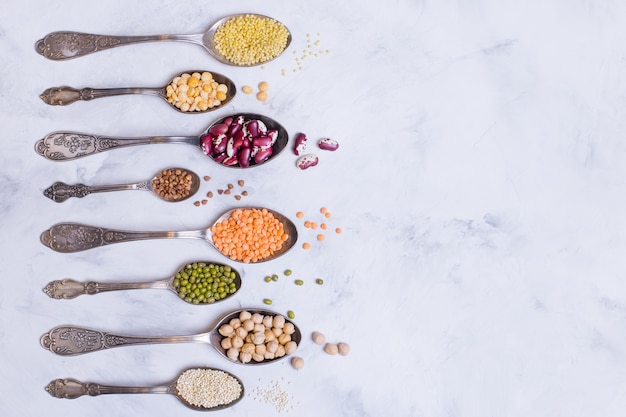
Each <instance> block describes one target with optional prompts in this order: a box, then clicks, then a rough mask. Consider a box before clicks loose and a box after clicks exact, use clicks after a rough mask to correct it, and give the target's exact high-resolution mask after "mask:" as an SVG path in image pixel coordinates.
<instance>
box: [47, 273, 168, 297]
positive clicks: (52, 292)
mask: <svg viewBox="0 0 626 417" xmlns="http://www.w3.org/2000/svg"><path fill="white" fill-rule="evenodd" d="M170 285H171V284H170V279H165V280H160V281H150V282H117V283H105V282H95V281H89V282H78V281H75V280H73V279H69V278H66V279H62V280H56V281H51V282H49V283H48V285H46V286H45V287H44V289H43V292H45V293H46V294H47V295H48V297H50V298H56V299H57V300H60V299H65V300H69V299H71V298H76V297H78V296H79V295H83V294H89V295H95V294H99V293H101V292H107V291H119V290H135V289H144V288H157V289H169V288H170Z"/></svg>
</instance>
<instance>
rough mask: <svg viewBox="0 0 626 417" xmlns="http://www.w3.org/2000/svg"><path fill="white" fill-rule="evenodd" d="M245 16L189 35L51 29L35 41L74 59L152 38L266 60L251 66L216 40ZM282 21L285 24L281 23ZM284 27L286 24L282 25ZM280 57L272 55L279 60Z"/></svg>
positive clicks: (46, 51)
mask: <svg viewBox="0 0 626 417" xmlns="http://www.w3.org/2000/svg"><path fill="white" fill-rule="evenodd" d="M244 15H255V14H253V13H240V14H233V15H230V16H226V17H224V18H222V19H220V20H218V21H217V22H215V23H213V25H212V26H211V27H210V28H209V29H208V30H207V31H206V32H204V33H199V34H192V35H189V34H186V35H171V34H166V35H149V36H109V35H96V34H90V33H79V32H52V33H50V34H48V35H46V36H45V37H44V38H43V39H40V40H39V41H37V43H36V44H35V50H36V51H37V53H39V54H40V55H43V56H44V57H46V58H48V59H52V60H57V61H59V60H66V59H71V58H77V57H79V56H83V55H87V54H91V53H93V52H98V51H103V50H105V49H110V48H113V47H116V46H122V45H130V44H134V43H143V42H153V41H182V42H189V43H195V44H197V45H200V46H202V47H204V49H206V51H207V52H208V53H209V54H211V56H213V58H215V59H217V60H218V61H219V62H221V63H223V64H227V65H234V66H254V65H261V64H264V63H267V62H269V61H271V60H267V61H265V62H259V63H255V64H251V65H241V64H235V63H233V62H231V61H230V60H228V59H227V58H226V57H225V56H224V55H222V54H221V53H220V52H219V51H218V50H217V48H216V46H215V43H214V41H213V37H214V36H215V32H216V31H217V29H218V28H219V27H220V26H221V25H222V24H224V23H225V22H226V21H228V20H230V19H232V18H235V17H238V16H244ZM255 16H258V17H261V18H266V19H270V18H269V17H267V16H263V15H260V14H256V15H255ZM281 24H282V23H281ZM283 26H284V25H283ZM290 43H291V33H289V34H288V36H287V43H286V45H285V47H284V49H283V52H284V50H286V49H287V48H288V47H289V44H290ZM276 58H277V57H275V58H273V59H276Z"/></svg>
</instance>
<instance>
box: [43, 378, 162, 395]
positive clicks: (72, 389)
mask: <svg viewBox="0 0 626 417" xmlns="http://www.w3.org/2000/svg"><path fill="white" fill-rule="evenodd" d="M45 389H46V391H47V392H48V394H50V395H52V396H53V397H56V398H67V399H74V398H78V397H81V396H83V395H90V396H92V397H95V396H96V395H102V394H174V391H173V389H174V386H173V384H169V385H163V386H159V387H116V386H110V385H100V384H94V383H92V382H80V381H77V380H75V379H71V378H66V379H55V380H54V381H51V382H50V383H49V384H48V385H47V386H46V388H45Z"/></svg>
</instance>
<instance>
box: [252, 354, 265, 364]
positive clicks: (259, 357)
mask: <svg viewBox="0 0 626 417" xmlns="http://www.w3.org/2000/svg"><path fill="white" fill-rule="evenodd" d="M252 360H253V361H255V362H263V360H265V356H263V355H259V354H258V353H253V354H252Z"/></svg>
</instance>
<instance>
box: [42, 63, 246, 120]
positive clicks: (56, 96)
mask: <svg viewBox="0 0 626 417" xmlns="http://www.w3.org/2000/svg"><path fill="white" fill-rule="evenodd" d="M194 72H199V73H202V72H203V71H185V72H183V73H180V74H177V75H176V76H174V77H172V80H173V79H174V78H176V77H179V76H180V75H181V74H184V73H189V74H191V73H194ZM211 74H212V75H213V79H214V80H215V81H217V82H218V83H220V84H224V85H226V87H227V88H228V91H227V92H226V98H225V99H224V100H222V101H221V103H220V105H219V106H213V107H210V108H207V109H206V110H197V111H183V110H181V109H179V108H178V107H176V106H175V105H174V103H170V102H169V101H168V99H167V85H166V86H164V87H126V88H91V87H86V88H82V89H80V90H79V89H76V88H73V87H68V86H62V87H51V88H48V89H47V90H46V91H44V92H43V93H41V94H40V95H39V98H41V99H42V100H43V101H44V103H46V104H49V105H51V106H66V105H68V104H72V103H74V102H75V101H78V100H85V101H88V100H93V99H95V98H101V97H111V96H121V95H124V94H146V95H149V96H157V97H161V98H162V99H163V100H165V102H166V103H167V104H169V106H170V107H171V108H173V109H174V110H176V111H178V112H180V113H186V114H195V113H207V112H210V111H213V110H217V109H221V108H222V107H224V105H226V104H227V103H228V102H230V101H231V100H232V99H233V98H234V97H235V95H236V94H237V87H236V86H235V83H234V82H233V81H232V80H231V79H230V78H228V77H226V76H225V75H222V74H218V73H216V72H211ZM170 82H171V80H170ZM169 84H170V83H168V85H169Z"/></svg>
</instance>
